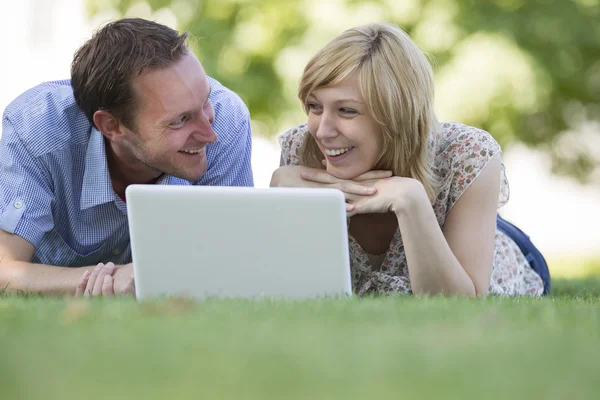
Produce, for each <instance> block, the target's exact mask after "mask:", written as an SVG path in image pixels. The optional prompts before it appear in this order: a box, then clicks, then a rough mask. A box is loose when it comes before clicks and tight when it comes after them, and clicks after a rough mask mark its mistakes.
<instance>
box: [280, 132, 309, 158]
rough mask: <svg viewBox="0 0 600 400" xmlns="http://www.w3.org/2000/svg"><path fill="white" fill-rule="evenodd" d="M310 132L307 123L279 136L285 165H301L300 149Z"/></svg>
mask: <svg viewBox="0 0 600 400" xmlns="http://www.w3.org/2000/svg"><path fill="white" fill-rule="evenodd" d="M307 134H309V133H308V126H307V124H306V123H304V124H301V125H298V126H296V127H294V128H292V129H290V130H287V131H285V132H284V133H282V134H281V135H279V137H278V138H277V140H278V142H279V145H280V146H281V158H282V159H283V163H284V165H301V157H300V150H301V148H302V144H303V143H304V138H305V136H306V135H307Z"/></svg>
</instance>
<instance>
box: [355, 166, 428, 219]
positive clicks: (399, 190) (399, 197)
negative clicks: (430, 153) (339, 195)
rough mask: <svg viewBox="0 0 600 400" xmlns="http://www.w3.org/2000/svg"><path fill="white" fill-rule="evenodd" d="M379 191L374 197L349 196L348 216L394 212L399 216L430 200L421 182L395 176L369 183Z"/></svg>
mask: <svg viewBox="0 0 600 400" xmlns="http://www.w3.org/2000/svg"><path fill="white" fill-rule="evenodd" d="M366 183H368V184H370V185H372V187H373V188H374V189H377V192H376V194H374V195H373V196H368V197H366V196H354V195H349V196H347V199H348V202H349V206H350V207H346V210H347V211H348V216H350V217H351V216H353V215H356V214H378V213H387V212H393V213H395V214H396V215H398V214H399V213H400V212H402V211H404V210H406V209H407V208H408V207H410V206H412V205H413V204H415V203H416V202H426V203H427V204H429V198H428V197H427V193H426V192H425V188H424V187H423V185H422V184H421V182H419V181H417V180H416V179H412V178H402V177H399V176H393V177H390V178H384V179H378V180H375V181H372V180H370V181H367V182H366Z"/></svg>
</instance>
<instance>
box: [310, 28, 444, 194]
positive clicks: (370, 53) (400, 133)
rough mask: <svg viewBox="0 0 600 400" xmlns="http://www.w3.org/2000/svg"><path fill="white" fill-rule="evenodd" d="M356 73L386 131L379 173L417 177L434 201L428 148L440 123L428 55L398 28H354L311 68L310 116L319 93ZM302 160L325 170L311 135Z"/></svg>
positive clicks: (368, 103)
mask: <svg viewBox="0 0 600 400" xmlns="http://www.w3.org/2000/svg"><path fill="white" fill-rule="evenodd" d="M354 73H357V76H358V84H359V90H360V93H361V95H362V97H363V99H364V101H365V104H366V106H367V109H368V111H369V113H370V114H371V115H372V116H373V118H374V119H375V120H376V121H377V122H378V123H379V125H380V126H381V129H382V132H383V152H382V154H381V155H380V157H379V160H378V162H377V164H376V165H375V169H386V170H391V171H392V172H393V174H394V175H395V176H402V177H408V178H414V179H417V180H418V181H420V182H421V183H422V184H423V186H424V187H425V190H426V192H427V195H428V196H429V199H430V200H432V201H433V199H434V198H435V196H436V191H437V187H438V182H437V179H436V178H435V176H434V174H433V173H432V165H431V163H432V161H433V154H430V152H429V149H428V147H429V141H430V140H431V139H433V140H435V138H436V136H437V132H438V128H439V123H438V121H437V118H436V116H435V111H434V107H433V95H434V94H433V92H434V79H433V70H432V67H431V65H430V64H429V62H428V60H427V58H426V57H425V54H424V53H423V52H422V51H421V50H420V49H419V48H418V47H417V45H416V44H415V43H413V42H412V40H411V39H410V38H409V37H408V35H407V34H406V33H405V32H404V31H402V30H401V29H400V28H398V27H397V26H395V25H391V24H385V23H375V24H368V25H362V26H358V27H354V28H352V29H349V30H347V31H345V32H343V33H342V34H341V35H339V36H338V37H336V38H334V39H333V40H332V41H331V42H329V43H328V44H327V45H326V46H325V47H324V48H322V49H321V50H320V51H319V52H318V53H317V54H316V55H315V56H314V57H313V58H312V59H311V60H310V61H309V62H308V64H307V65H306V68H305V69H304V73H303V75H302V78H301V80H300V85H299V89H298V97H299V98H300V100H301V101H302V104H303V105H304V110H305V112H307V113H308V108H307V99H308V96H310V94H311V93H312V92H313V91H314V90H315V89H318V88H321V87H325V86H329V85H336V84H338V83H339V82H341V81H343V80H344V79H345V78H347V77H348V76H349V75H352V74H354ZM431 135H433V137H432V136H431ZM301 159H302V162H303V163H304V165H307V166H311V167H314V168H322V160H323V154H322V153H321V151H320V150H319V148H318V146H317V144H316V142H315V140H314V138H313V136H312V135H306V138H305V141H304V143H303V146H302V149H301Z"/></svg>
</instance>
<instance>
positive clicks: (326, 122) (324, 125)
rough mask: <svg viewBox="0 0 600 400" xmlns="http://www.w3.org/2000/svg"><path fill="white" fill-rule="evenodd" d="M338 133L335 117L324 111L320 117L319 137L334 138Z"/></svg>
mask: <svg viewBox="0 0 600 400" xmlns="http://www.w3.org/2000/svg"><path fill="white" fill-rule="evenodd" d="M337 135H338V131H337V126H336V122H335V118H334V117H333V116H332V115H331V114H330V113H328V112H327V111H323V113H322V114H321V115H320V118H319V124H318V126H317V133H316V136H317V139H319V140H320V141H325V140H327V139H331V138H334V137H336V136H337Z"/></svg>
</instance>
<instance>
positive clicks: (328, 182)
mask: <svg viewBox="0 0 600 400" xmlns="http://www.w3.org/2000/svg"><path fill="white" fill-rule="evenodd" d="M391 175H392V173H391V171H369V172H366V173H365V174H363V175H361V176H359V177H357V178H355V179H353V180H345V179H339V178H336V177H335V176H333V175H331V174H329V173H328V172H327V171H325V170H322V169H316V168H308V167H303V166H297V165H288V166H283V167H279V168H278V169H277V170H275V172H274V173H273V176H272V178H271V186H272V187H308V188H332V189H338V190H341V191H342V192H343V193H344V195H345V197H346V201H350V198H352V199H355V200H356V199H359V198H362V197H368V196H372V195H374V194H375V193H377V188H374V187H373V183H374V182H375V181H376V180H377V179H382V178H387V177H390V176H391ZM346 210H347V211H350V210H349V208H348V207H346Z"/></svg>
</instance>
